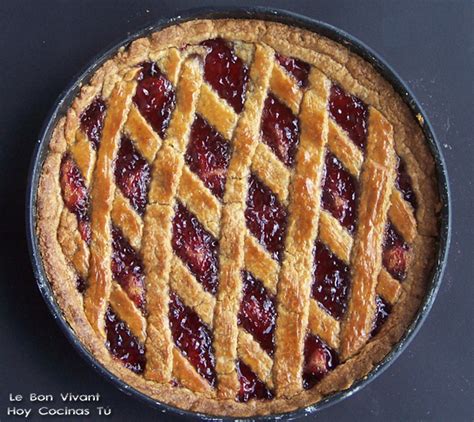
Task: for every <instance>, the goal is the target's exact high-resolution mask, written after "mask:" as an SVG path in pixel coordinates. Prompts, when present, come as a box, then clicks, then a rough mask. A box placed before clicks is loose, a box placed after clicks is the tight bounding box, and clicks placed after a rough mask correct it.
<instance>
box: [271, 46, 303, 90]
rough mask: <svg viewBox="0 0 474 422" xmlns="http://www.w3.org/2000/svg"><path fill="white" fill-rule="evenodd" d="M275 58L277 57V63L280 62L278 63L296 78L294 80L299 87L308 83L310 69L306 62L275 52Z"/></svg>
mask: <svg viewBox="0 0 474 422" xmlns="http://www.w3.org/2000/svg"><path fill="white" fill-rule="evenodd" d="M275 58H276V59H277V61H278V63H280V65H281V66H282V67H284V68H285V70H286V71H287V72H288V73H289V74H290V75H291V76H293V77H294V78H295V79H296V82H297V84H298V86H299V87H300V88H304V87H306V85H307V84H308V75H309V71H310V69H311V66H310V65H309V64H308V63H305V62H303V61H301V60H298V59H295V58H293V57H286V56H283V55H281V54H279V53H276V54H275Z"/></svg>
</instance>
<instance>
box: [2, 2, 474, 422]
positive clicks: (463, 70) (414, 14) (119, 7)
mask: <svg viewBox="0 0 474 422" xmlns="http://www.w3.org/2000/svg"><path fill="white" fill-rule="evenodd" d="M314 3H315V2H313V1H300V2H298V3H296V2H290V1H273V2H268V1H267V2H264V1H262V2H261V3H260V4H261V5H271V6H274V7H280V8H286V9H290V10H292V11H295V12H298V13H302V14H306V15H308V16H310V17H313V18H316V19H320V20H323V21H326V22H328V23H330V24H333V25H336V26H338V27H340V28H341V29H344V30H346V31H347V32H349V33H351V34H352V35H355V36H356V37H358V38H359V39H361V40H362V41H363V42H366V43H367V44H368V45H369V46H370V47H372V48H373V49H375V50H376V51H377V52H378V53H379V54H381V55H382V56H383V57H384V58H385V59H386V60H387V61H388V62H389V63H390V64H391V65H392V66H393V67H394V69H395V70H396V71H397V72H398V73H399V75H400V76H401V77H402V78H403V79H405V80H406V81H407V82H408V85H409V86H410V87H411V88H412V90H413V92H414V94H415V96H416V97H417V98H418V99H419V100H420V102H421V103H422V105H423V106H424V108H425V111H426V113H427V115H428V116H429V117H430V119H431V122H432V124H433V126H434V129H435V132H436V133H437V135H438V139H439V141H440V143H441V145H442V146H443V148H442V149H443V152H444V155H445V158H446V162H447V166H448V171H449V174H450V180H451V192H452V205H453V226H452V228H453V231H452V243H451V251H450V256H449V262H448V267H447V271H446V272H445V277H444V282H443V284H442V286H441V290H440V292H439V295H438V298H437V300H436V302H435V305H434V307H433V309H432V311H431V314H430V316H429V317H428V320H427V321H426V323H425V324H424V326H423V327H422V329H421V331H420V332H419V334H418V335H417V337H416V338H415V339H414V340H413V342H412V343H411V344H410V345H409V346H408V348H407V350H406V351H405V352H404V353H403V354H402V355H401V356H400V357H399V358H398V360H397V361H396V362H395V363H394V364H393V365H392V366H391V367H390V368H389V369H388V370H387V371H386V372H384V373H383V374H382V375H381V376H380V377H379V378H377V379H376V380H375V381H373V382H372V383H371V384H370V385H369V386H367V387H366V388H365V389H364V390H362V391H361V392H359V393H357V394H355V395H354V396H352V397H351V398H348V399H346V400H344V401H343V402H341V403H338V404H337V405H335V406H333V407H331V408H328V409H326V410H323V411H322V412H321V413H319V414H318V415H317V419H318V420H341V421H343V420H351V421H352V420H354V419H355V420H387V421H390V420H401V419H404V420H447V419H449V420H460V421H464V420H472V419H473V418H474V410H473V406H472V399H473V397H474V389H473V378H474V364H473V359H472V357H473V355H474V341H473V334H472V333H473V329H472V327H473V323H474V320H473V318H472V308H473V297H474V295H473V293H474V289H473V287H472V286H473V285H472V281H471V279H470V277H469V278H468V275H469V276H470V275H471V274H472V270H473V269H474V265H473V256H472V249H473V246H474V242H473V238H474V230H473V229H472V223H471V215H472V211H471V209H472V202H473V193H474V189H473V185H472V180H473V167H472V161H473V159H474V149H473V146H472V135H471V128H472V113H473V112H474V107H473V101H472V92H473V84H472V76H471V75H472V74H473V70H474V69H473V56H472V53H473V51H472V50H473V32H472V29H471V27H470V24H471V22H472V19H473V17H474V16H473V4H472V3H471V2H469V1H464V2H462V1H420V0H417V1H403V2H400V1H398V2H395V1H393V2H384V3H383V4H380V3H379V2H378V1H375V0H374V1H363V2H360V1H359V2H352V1H347V2H346V1H344V2H343V1H337V2H336V1H331V0H328V1H319V2H317V4H314ZM245 4H248V5H254V4H255V3H254V2H251V1H242V0H241V1H238V2H237V1H235V2H231V1H220V2H210V1H209V2H198V1H194V2H190V1H180V0H173V1H161V2H157V1H156V0H155V1H133V2H132V1H127V2H126V1H102V2H100V3H99V2H96V1H92V0H89V1H81V2H65V1H60V0H58V1H50V2H41V4H40V3H39V2H34V1H15V0H11V1H6V0H3V1H2V2H1V3H0V27H1V28H2V36H1V37H0V51H2V66H1V72H2V76H3V77H2V80H3V81H4V82H3V84H2V91H1V95H0V107H1V109H0V116H1V122H2V124H1V125H0V139H1V140H2V147H1V148H0V160H1V163H2V166H1V168H2V171H3V172H4V173H3V175H2V177H1V178H0V187H1V189H0V198H1V204H0V205H1V206H0V210H1V211H0V212H1V220H0V221H1V222H2V223H1V227H2V234H3V239H4V242H2V245H1V246H0V248H1V253H0V256H1V258H2V262H1V265H2V282H1V283H0V286H1V287H0V327H1V330H0V344H1V345H2V346H1V349H0V350H1V353H0V357H1V364H0V420H4V419H5V420H9V418H6V416H5V415H6V406H7V404H8V402H7V400H8V394H9V393H23V394H24V395H27V394H29V393H31V392H37V393H43V394H47V393H52V394H56V395H59V393H65V392H69V391H71V392H76V393H77V392H80V393H89V394H91V393H100V394H101V396H102V400H101V403H100V404H102V405H104V406H110V407H111V408H112V409H113V416H111V417H109V419H110V420H114V421H115V420H117V421H122V420H123V421H128V420H152V419H155V420H156V419H158V420H161V419H162V420H164V417H163V416H162V415H161V414H160V413H158V412H157V411H156V410H153V409H151V408H148V407H146V406H145V405H143V404H141V403H140V402H138V401H135V400H132V399H130V398H127V397H126V396H125V395H123V394H122V393H120V392H119V391H118V390H116V389H115V388H114V387H113V386H112V385H110V384H109V383H107V382H106V381H105V380H103V379H102V378H101V377H100V376H99V375H97V374H96V373H95V372H94V371H93V370H92V369H91V368H90V367H89V366H88V364H86V363H85V362H84V361H83V360H82V359H80V358H79V355H78V354H77V352H76V351H75V350H74V349H73V348H72V346H71V345H70V344H69V343H68V341H67V340H66V338H65V336H64V335H63V334H62V333H61V331H60V329H59V327H58V326H57V325H56V324H55V322H54V321H53V318H52V317H51V315H50V313H49V311H48V309H47V307H46V305H45V304H44V302H43V300H42V298H41V296H40V293H39V291H38V290H37V287H36V284H35V282H34V279H33V275H32V270H31V266H30V261H29V257H28V253H27V248H26V240H25V230H24V197H25V195H24V194H25V187H26V177H27V170H28V164H29V159H30V155H31V152H32V150H33V146H34V144H35V142H36V139H37V136H38V133H39V130H40V128H41V125H42V123H43V120H44V118H45V117H46V116H47V114H48V112H49V109H50V108H51V106H52V105H53V103H54V101H55V99H56V97H57V96H58V95H59V93H60V92H61V91H62V90H63V89H64V88H65V87H66V86H67V85H68V84H69V83H70V81H71V79H72V78H73V77H74V76H75V75H76V74H77V72H78V70H80V69H82V68H83V67H84V66H85V65H86V64H87V63H88V62H89V61H90V59H91V58H93V57H94V56H95V55H96V54H97V53H99V52H100V51H102V50H104V49H105V48H106V47H108V46H109V45H111V44H112V43H114V42H116V41H118V40H120V39H121V38H123V37H124V36H125V35H127V34H128V33H129V32H134V31H136V30H137V29H139V28H141V27H143V26H145V25H147V24H149V23H152V22H153V21H154V20H155V19H157V18H161V17H163V16H168V15H173V14H174V13H176V11H177V10H181V9H184V8H186V7H190V6H194V7H196V6H204V5H235V6H237V5H238V6H242V5H245ZM92 405H94V404H93V403H92ZM24 406H25V407H30V405H29V404H28V403H24ZM56 406H57V407H61V406H62V404H61V403H60V402H59V401H56ZM33 407H34V408H37V406H35V405H34V404H33ZM69 407H75V406H74V405H69ZM315 418H316V417H315ZM30 419H31V418H30ZM34 419H35V420H41V419H40V418H37V417H36V418H34ZM45 419H46V418H43V420H45ZM90 420H91V419H90ZM167 420H168V418H167ZM180 420H182V418H181V419H180Z"/></svg>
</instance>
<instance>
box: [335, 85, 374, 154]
mask: <svg viewBox="0 0 474 422" xmlns="http://www.w3.org/2000/svg"><path fill="white" fill-rule="evenodd" d="M329 115H330V116H331V117H332V118H333V119H334V120H335V121H336V123H337V124H338V125H339V126H341V127H342V128H343V129H344V130H345V131H346V132H347V134H348V135H349V138H350V139H351V140H352V141H353V142H354V143H355V144H356V145H357V146H358V147H359V148H361V149H364V148H365V144H366V141H367V126H368V123H367V121H368V117H369V110H368V108H367V106H366V105H365V104H364V103H363V102H362V100H360V99H359V98H357V97H354V96H353V95H351V94H347V93H346V92H345V91H344V90H343V89H342V88H341V87H340V86H338V85H332V87H331V93H330V96H329Z"/></svg>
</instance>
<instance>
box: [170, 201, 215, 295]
mask: <svg viewBox="0 0 474 422" xmlns="http://www.w3.org/2000/svg"><path fill="white" fill-rule="evenodd" d="M172 242H173V249H174V251H175V252H176V255H178V256H179V257H180V258H181V260H182V261H183V262H184V263H185V264H186V265H187V267H188V268H189V270H190V271H191V272H192V273H193V274H194V275H195V276H196V278H197V280H198V281H199V282H200V283H201V284H202V286H203V287H204V289H205V290H206V291H208V292H209V293H211V294H216V292H217V283H218V279H217V276H218V272H219V261H218V256H217V252H218V247H219V244H218V241H217V240H216V239H214V237H213V236H212V235H211V234H210V233H208V232H207V231H206V230H205V229H204V227H203V226H202V225H201V223H200V222H199V220H198V219H197V218H196V217H195V216H194V215H193V214H192V213H191V212H189V211H188V210H187V209H186V207H184V206H183V205H182V204H181V203H178V204H177V206H176V213H175V216H174V219H173V240H172Z"/></svg>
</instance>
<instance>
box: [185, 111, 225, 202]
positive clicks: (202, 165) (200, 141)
mask: <svg viewBox="0 0 474 422" xmlns="http://www.w3.org/2000/svg"><path fill="white" fill-rule="evenodd" d="M230 151H231V146H230V143H229V142H227V141H226V140H225V139H224V138H223V137H222V136H221V135H220V134H219V132H217V131H216V130H215V129H213V128H212V127H211V126H210V125H209V123H207V122H206V120H204V119H203V118H202V117H201V116H198V115H196V118H195V119H194V123H193V125H192V127H191V134H190V137H189V145H188V150H187V151H186V155H185V157H184V159H185V160H186V163H187V164H188V166H189V168H190V169H191V170H192V171H193V172H194V173H196V174H197V175H198V176H199V177H200V179H201V180H202V181H203V182H204V184H205V185H206V186H207V187H208V188H209V189H210V190H211V192H212V193H213V194H214V195H216V196H217V197H219V199H222V197H223V196H224V186H225V179H226V173H227V167H228V166H229V160H230Z"/></svg>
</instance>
